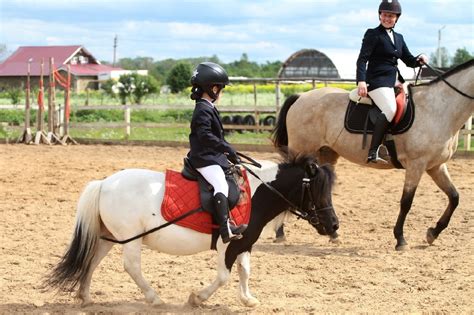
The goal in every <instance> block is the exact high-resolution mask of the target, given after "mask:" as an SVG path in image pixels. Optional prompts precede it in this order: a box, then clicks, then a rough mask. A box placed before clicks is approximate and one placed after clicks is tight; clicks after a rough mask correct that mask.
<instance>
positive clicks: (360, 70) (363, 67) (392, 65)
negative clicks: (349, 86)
mask: <svg viewBox="0 0 474 315" xmlns="http://www.w3.org/2000/svg"><path fill="white" fill-rule="evenodd" d="M392 31H393V30H392ZM393 39H394V42H395V43H393V42H392V40H391V39H390V36H389V35H388V34H387V31H386V30H385V28H384V27H383V26H382V24H380V25H379V26H378V27H376V28H371V29H368V30H367V31H366V32H365V35H364V39H363V40H362V46H361V48H360V53H359V58H358V59H357V76H356V80H357V82H361V81H365V82H366V83H367V85H368V87H367V89H368V90H369V91H372V90H374V89H377V88H379V87H393V86H394V85H395V81H396V79H397V72H398V68H397V64H398V59H401V60H402V61H403V62H404V63H405V64H406V65H407V66H408V67H411V68H415V67H419V66H420V65H421V64H420V63H419V62H418V61H417V60H416V59H417V57H415V56H413V55H412V54H411V53H410V51H409V50H408V47H407V45H406V44H405V41H404V40H403V36H402V34H399V33H395V32H393ZM367 63H368V65H367ZM399 80H400V82H402V83H403V82H404V80H403V78H402V77H401V76H400V77H399Z"/></svg>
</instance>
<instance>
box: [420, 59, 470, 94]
mask: <svg viewBox="0 0 474 315" xmlns="http://www.w3.org/2000/svg"><path fill="white" fill-rule="evenodd" d="M425 65H426V67H427V68H428V69H430V70H431V71H433V72H434V73H436V74H437V75H438V78H440V79H441V80H442V81H443V82H444V83H446V84H447V85H448V86H449V87H450V88H452V89H453V90H454V91H456V92H458V93H459V94H461V95H462V96H464V97H467V98H469V99H471V100H473V99H474V96H470V95H468V94H466V93H464V92H463V91H460V90H459V89H458V88H456V87H455V86H453V85H452V84H451V83H449V82H448V81H447V80H446V79H445V78H444V73H442V72H441V71H439V70H438V69H435V68H433V67H432V66H430V65H429V64H427V63H426V64H425ZM420 71H421V68H420ZM417 79H418V76H417Z"/></svg>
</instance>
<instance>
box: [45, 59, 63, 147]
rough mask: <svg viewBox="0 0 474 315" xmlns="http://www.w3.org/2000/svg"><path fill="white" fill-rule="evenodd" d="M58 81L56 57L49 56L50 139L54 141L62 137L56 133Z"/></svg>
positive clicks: (59, 141) (59, 140)
mask: <svg viewBox="0 0 474 315" xmlns="http://www.w3.org/2000/svg"><path fill="white" fill-rule="evenodd" d="M55 102H56V83H55V77H54V58H53V57H50V58H49V87H48V140H49V141H50V142H51V143H53V142H56V143H61V144H62V142H61V139H59V137H58V136H57V134H56V129H57V121H58V118H57V117H56V115H57V113H56V105H55Z"/></svg>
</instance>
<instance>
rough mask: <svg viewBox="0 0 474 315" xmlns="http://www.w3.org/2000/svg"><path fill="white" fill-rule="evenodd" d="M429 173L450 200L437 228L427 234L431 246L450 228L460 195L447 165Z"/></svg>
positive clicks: (430, 229)
mask: <svg viewBox="0 0 474 315" xmlns="http://www.w3.org/2000/svg"><path fill="white" fill-rule="evenodd" d="M427 173H428V174H429V175H430V176H431V178H432V179H433V181H434V182H435V183H436V185H438V187H439V188H440V189H441V190H442V191H444V193H445V194H446V195H447V196H448V199H449V204H448V207H447V208H446V210H445V211H444V213H443V215H442V216H441V218H440V219H439V220H438V222H437V223H436V227H434V228H429V229H428V231H427V233H426V241H427V242H428V244H430V245H431V244H433V242H434V240H435V239H436V238H437V237H438V235H439V234H440V233H441V232H442V231H443V230H444V229H445V228H447V227H448V224H449V221H450V220H451V216H452V215H453V213H454V210H455V209H456V207H457V206H458V204H459V194H458V192H457V190H456V187H454V185H453V183H452V181H451V178H450V176H449V172H448V168H447V167H446V164H445V163H443V164H441V165H439V166H437V167H434V168H432V169H430V170H428V171H427Z"/></svg>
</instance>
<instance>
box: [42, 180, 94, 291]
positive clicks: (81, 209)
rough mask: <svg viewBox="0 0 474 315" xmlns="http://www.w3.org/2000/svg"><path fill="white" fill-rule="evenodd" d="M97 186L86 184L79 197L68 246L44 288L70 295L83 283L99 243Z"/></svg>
mask: <svg viewBox="0 0 474 315" xmlns="http://www.w3.org/2000/svg"><path fill="white" fill-rule="evenodd" d="M101 185H102V181H92V182H90V183H89V184H88V185H87V186H86V188H85V189H84V191H83V193H82V195H81V197H80V198H79V202H78V204H77V213H76V224H75V227H74V234H73V236H72V241H71V244H70V245H69V248H68V249H67V251H66V253H65V254H64V256H63V257H62V258H61V260H60V261H59V263H58V264H57V265H56V266H55V267H54V268H53V270H52V271H51V272H50V274H49V275H48V276H47V277H46V279H45V280H44V282H43V286H44V287H45V288H46V287H50V288H56V289H58V291H66V292H70V291H75V290H76V288H77V286H78V285H81V284H82V283H84V281H85V280H86V278H87V275H88V273H89V270H90V267H91V263H92V260H93V258H94V255H95V253H96V251H97V246H98V243H99V235H100V217H99V197H100V188H101Z"/></svg>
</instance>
